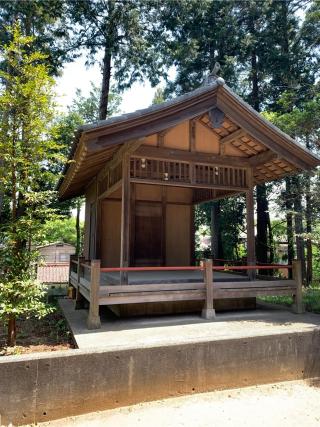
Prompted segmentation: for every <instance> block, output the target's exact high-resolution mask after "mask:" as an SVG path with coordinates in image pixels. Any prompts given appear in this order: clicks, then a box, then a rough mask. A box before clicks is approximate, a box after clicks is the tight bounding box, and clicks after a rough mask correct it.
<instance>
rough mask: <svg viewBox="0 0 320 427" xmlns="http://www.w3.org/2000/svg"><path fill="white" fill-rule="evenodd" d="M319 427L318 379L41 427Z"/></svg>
mask: <svg viewBox="0 0 320 427" xmlns="http://www.w3.org/2000/svg"><path fill="white" fill-rule="evenodd" d="M113 425H116V426H117V427H180V426H183V427H216V426H217V427H218V426H219V427H271V426H272V427H278V426H279V427H289V426H290V427H302V426H303V427H311V426H312V427H315V426H320V380H319V381H309V382H304V381H294V382H285V383H278V384H269V385H263V386H256V387H248V388H243V389H233V390H224V391H218V392H212V393H203V394H194V395H191V396H183V397H178V398H172V399H165V400H159V401H156V402H149V403H142V404H139V405H134V406H130V407H125V408H119V409H113V410H109V411H103V412H95V413H92V414H88V415H82V416H79V417H74V418H68V419H63V420H58V421H53V422H49V423H44V424H41V426H42V427H44V426H50V427H62V426H63V427H66V426H68V427H69V426H70V427H102V426H104V427H105V426H107V427H108V426H113Z"/></svg>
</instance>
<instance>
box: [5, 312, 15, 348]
mask: <svg viewBox="0 0 320 427" xmlns="http://www.w3.org/2000/svg"><path fill="white" fill-rule="evenodd" d="M16 343H17V326H16V317H15V316H14V315H13V314H11V315H10V316H9V319H8V336H7V346H8V347H14V346H15V345H16Z"/></svg>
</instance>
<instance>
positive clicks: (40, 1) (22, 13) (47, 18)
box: [0, 0, 75, 75]
mask: <svg viewBox="0 0 320 427" xmlns="http://www.w3.org/2000/svg"><path fill="white" fill-rule="evenodd" d="M66 4H67V2H66V1H65V0H54V1H50V0H49V1H48V0H30V1H21V0H1V2H0V41H1V44H2V45H4V44H7V43H8V42H9V41H10V40H11V32H10V27H11V26H12V25H13V24H14V23H17V24H19V27H20V31H21V34H22V35H24V36H27V37H30V36H32V37H33V43H32V45H29V46H28V50H29V53H30V52H31V50H36V51H38V52H41V53H42V54H43V55H44V56H43V57H42V58H41V61H43V62H45V63H46V64H47V66H48V71H49V73H50V74H51V75H57V74H58V73H59V70H60V69H61V67H62V65H63V63H64V62H65V61H70V60H71V59H73V58H74V54H75V52H74V50H73V49H70V43H69V42H68V39H69V31H68V27H67V25H66V24H67V22H66ZM2 66H3V67H4V69H5V66H6V64H5V61H4V62H3V63H2Z"/></svg>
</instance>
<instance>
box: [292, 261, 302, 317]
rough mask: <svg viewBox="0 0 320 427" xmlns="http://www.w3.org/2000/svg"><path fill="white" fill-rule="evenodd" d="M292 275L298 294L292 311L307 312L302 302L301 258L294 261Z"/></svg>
mask: <svg viewBox="0 0 320 427" xmlns="http://www.w3.org/2000/svg"><path fill="white" fill-rule="evenodd" d="M292 275H293V279H294V280H295V282H296V286H297V288H296V294H295V295H294V297H293V305H292V311H293V312H294V313H297V314H302V313H304V312H305V308H304V304H303V302H302V285H303V283H302V267H301V260H297V259H295V260H293V261H292Z"/></svg>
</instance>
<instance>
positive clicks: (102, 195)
mask: <svg viewBox="0 0 320 427" xmlns="http://www.w3.org/2000/svg"><path fill="white" fill-rule="evenodd" d="M121 185H122V179H120V180H119V181H118V182H116V183H115V184H114V185H113V186H112V187H110V188H108V190H106V191H104V192H103V193H102V194H100V196H99V197H98V200H101V199H106V198H107V197H108V196H109V195H110V194H112V193H114V192H115V191H117V190H118V188H120V187H121Z"/></svg>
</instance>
